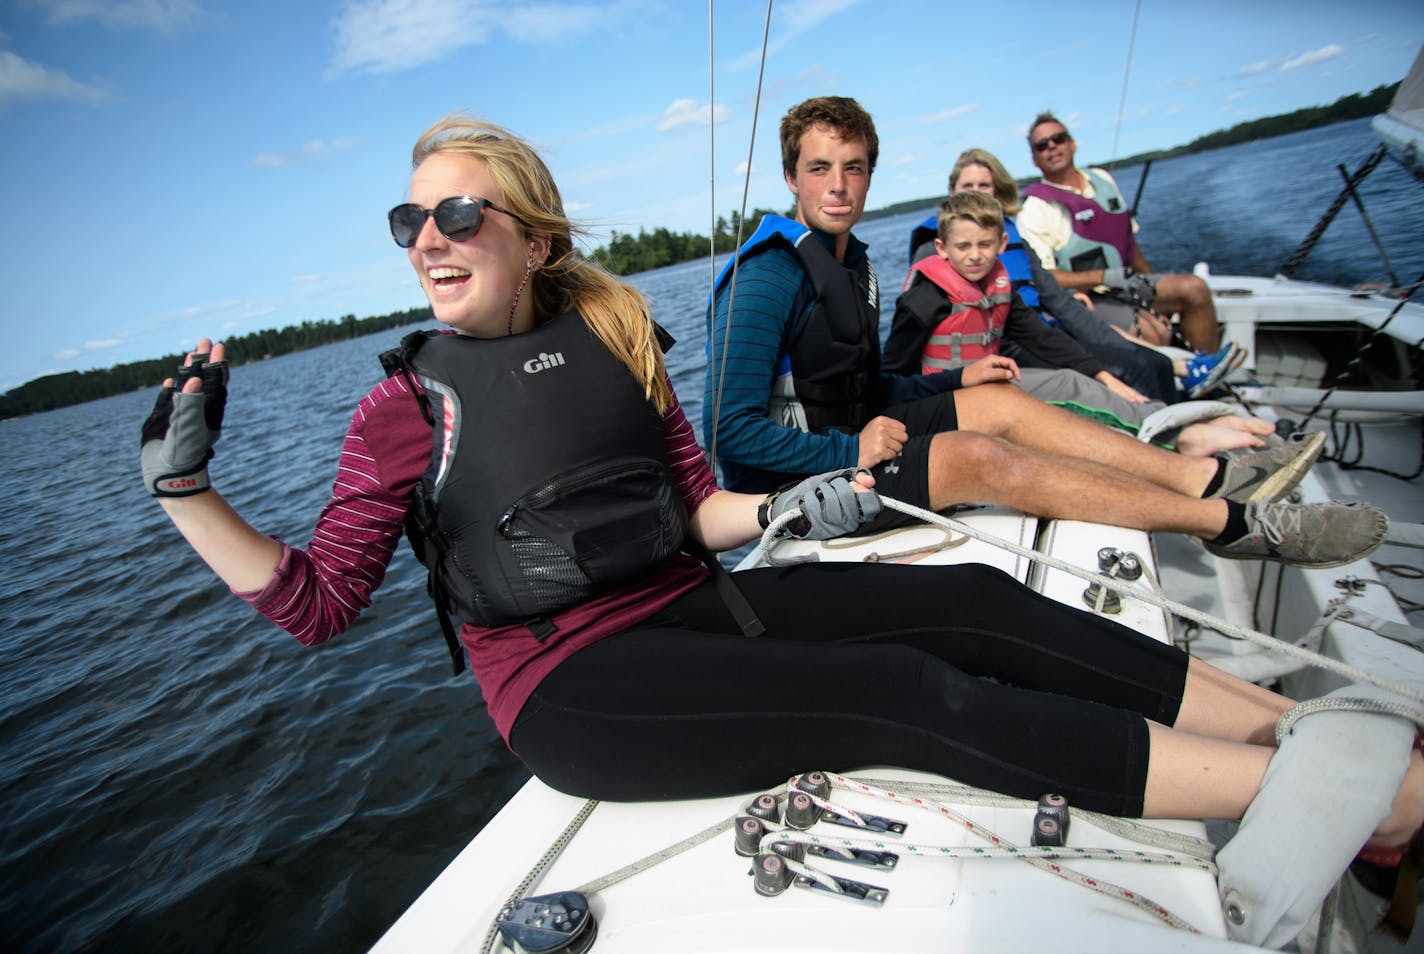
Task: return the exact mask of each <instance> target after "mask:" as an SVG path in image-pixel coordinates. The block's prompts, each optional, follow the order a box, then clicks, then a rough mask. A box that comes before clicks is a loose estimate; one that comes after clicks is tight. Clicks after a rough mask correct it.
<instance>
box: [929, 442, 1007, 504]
mask: <svg viewBox="0 0 1424 954" xmlns="http://www.w3.org/2000/svg"><path fill="white" fill-rule="evenodd" d="M1022 465H1023V460H1022V452H1021V451H1019V449H1017V448H1015V447H1014V446H1013V445H1012V444H1010V443H1009V442H1007V441H1005V440H1002V439H1001V438H997V437H990V436H989V435H987V434H980V433H978V432H977V431H950V432H946V433H943V434H939V435H936V437H935V439H934V442H933V443H932V444H931V445H930V467H931V470H932V472H933V473H932V477H934V476H937V477H939V478H941V480H942V481H943V480H948V481H949V482H951V483H952V485H953V486H956V487H959V488H961V489H962V490H964V491H966V492H968V493H969V494H970V496H964V497H962V499H961V500H959V501H956V502H962V501H963V500H968V499H971V497H972V495H973V494H978V493H982V489H983V488H986V487H992V486H999V485H1001V484H1009V485H1012V484H1016V483H1018V482H1019V481H1020V480H1022V479H1024V472H1023V467H1022ZM957 496H958V495H957Z"/></svg>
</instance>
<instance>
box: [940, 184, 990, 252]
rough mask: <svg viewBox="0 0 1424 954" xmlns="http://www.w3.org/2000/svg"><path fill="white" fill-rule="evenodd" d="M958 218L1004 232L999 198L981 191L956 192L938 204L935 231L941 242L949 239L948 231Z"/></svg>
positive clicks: (981, 226)
mask: <svg viewBox="0 0 1424 954" xmlns="http://www.w3.org/2000/svg"><path fill="white" fill-rule="evenodd" d="M960 220H963V221H966V222H973V223H974V224H975V225H977V226H979V227H980V228H985V229H993V230H994V231H996V232H998V233H999V234H1000V235H1003V234H1004V210H1003V209H1002V208H1001V207H1000V206H999V200H998V199H995V198H994V197H993V196H991V195H988V194H986V193H983V192H973V191H968V192H956V193H954V195H952V196H950V197H949V198H948V199H945V200H944V201H943V202H941V203H940V204H939V218H938V219H937V220H936V221H935V231H936V232H937V233H938V235H939V240H940V241H941V242H948V241H949V231H950V229H952V228H953V227H954V223H955V222H958V221H960Z"/></svg>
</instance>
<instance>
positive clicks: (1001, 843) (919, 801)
mask: <svg viewBox="0 0 1424 954" xmlns="http://www.w3.org/2000/svg"><path fill="white" fill-rule="evenodd" d="M823 774H824V775H825V776H826V778H828V779H830V781H831V783H832V784H833V785H840V786H841V787H843V788H846V789H849V790H851V791H856V792H860V793H861V794H863V795H869V796H870V797H872V798H881V799H885V800H887V801H891V802H895V803H896V804H900V805H913V806H915V807H916V808H922V809H924V810H926V811H929V812H932V813H934V814H937V815H940V816H941V817H944V818H948V819H950V820H952V821H955V822H957V823H958V824H959V825H961V826H962V827H963V828H964V829H965V830H966V831H968V832H969V833H971V834H974V835H977V836H979V837H980V838H983V839H985V840H986V841H988V842H989V843H990V844H991V845H993V846H994V848H995V849H999V850H997V851H991V850H990V849H983V848H980V849H974V850H972V851H971V852H970V853H969V854H958V855H953V856H952V857H986V858H987V857H1004V858H1007V857H1013V858H1018V859H1019V860H1020V861H1023V862H1024V863H1025V864H1029V865H1033V866H1034V867H1035V868H1039V869H1042V870H1044V871H1047V872H1049V873H1050V874H1053V875H1055V876H1057V877H1059V878H1062V879H1064V880H1065V881H1069V882H1071V883H1073V884H1077V885H1081V886H1082V887H1085V888H1087V889H1089V890H1090V891H1095V892H1097V893H1098V894H1101V895H1104V896H1105V897H1111V898H1116V899H1118V900H1120V901H1124V902H1126V903H1128V904H1131V905H1133V906H1134V907H1136V908H1140V909H1141V910H1143V911H1146V912H1147V913H1149V914H1151V915H1152V916H1153V917H1156V918H1159V919H1161V920H1162V921H1165V922H1166V923H1168V924H1170V925H1172V926H1173V927H1175V928H1179V929H1181V930H1184V931H1189V932H1191V933H1193V934H1200V933H1201V932H1200V931H1198V930H1197V929H1196V928H1195V927H1193V926H1192V925H1191V924H1190V923H1189V922H1188V921H1186V920H1185V919H1183V918H1182V917H1180V916H1178V915H1176V914H1174V913H1172V912H1171V911H1170V910H1168V909H1167V908H1166V907H1164V906H1163V905H1161V904H1159V903H1157V902H1156V901H1153V900H1152V899H1151V898H1148V897H1145V896H1144V895H1142V894H1140V893H1138V892H1136V891H1131V890H1128V889H1127V888H1124V887H1121V886H1120V885H1116V884H1113V883H1111V882H1108V881H1103V880H1102V879H1100V878H1093V877H1089V876H1088V875H1085V874H1083V873H1081V872H1078V871H1074V870H1073V869H1071V868H1067V867H1064V866H1063V865H1060V864H1057V863H1055V862H1054V861H1052V860H1050V859H1049V857H1045V856H1044V855H1043V854H1041V853H1040V852H1039V851H1038V850H1036V849H1033V848H1032V847H1029V848H1025V847H1023V846H1020V845H1015V844H1014V843H1012V842H1010V841H1007V840H1006V839H1004V838H1002V837H1001V836H999V835H997V834H995V833H994V832H992V831H990V830H989V829H987V828H985V827H984V826H983V825H980V824H978V823H977V822H975V821H973V820H971V819H969V818H966V817H965V816H963V815H961V814H960V813H959V812H956V811H955V810H954V809H952V808H950V807H949V806H948V805H945V804H943V803H941V802H938V801H934V800H931V799H927V798H923V797H920V796H908V797H907V796H904V795H901V794H899V793H897V792H894V791H890V790H888V789H882V788H878V787H876V786H872V785H868V784H867V783H865V782H863V781H860V780H858V779H854V778H848V777H846V776H844V775H836V774H834V773H832V772H824V773H823ZM799 777H800V776H796V777H793V778H792V780H791V781H790V782H789V783H788V784H787V787H788V790H789V789H791V788H792V787H793V786H794V785H795V782H796V780H797V778H799ZM797 791H801V790H800V789H797ZM806 794H810V793H806ZM811 798H812V800H813V801H816V800H817V799H816V797H815V796H814V795H813V796H811ZM783 840H785V839H783ZM796 840H800V839H796ZM891 848H902V849H906V850H908V848H907V846H904V845H902V844H900V843H899V842H893V843H882V847H881V849H880V850H888V849H891ZM1052 850H1053V851H1058V852H1069V853H1070V855H1071V853H1072V852H1073V851H1074V849H1064V848H1059V849H1052ZM1080 850H1085V851H1096V852H1102V853H1106V854H1101V855H1094V857H1101V858H1103V859H1104V860H1107V859H1109V858H1110V859H1111V860H1114V861H1136V862H1141V863H1144V864H1152V863H1156V864H1162V863H1164V859H1166V861H1167V863H1171V864H1174V865H1178V866H1182V867H1201V868H1202V870H1205V871H1209V872H1211V873H1212V874H1213V875H1214V874H1215V868H1216V866H1215V865H1212V864H1206V865H1203V864H1202V863H1200V862H1195V861H1188V862H1183V861H1182V860H1180V859H1177V858H1173V857H1172V856H1170V855H1156V854H1153V853H1151V852H1137V851H1127V852H1116V851H1115V850H1114V849H1111V848H1102V849H1080ZM1070 855H1064V856H1065V857H1066V856H1070ZM1053 857H1060V856H1059V855H1055V856H1053ZM788 860H789V859H788Z"/></svg>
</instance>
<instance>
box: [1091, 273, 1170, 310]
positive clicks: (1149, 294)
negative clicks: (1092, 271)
mask: <svg viewBox="0 0 1424 954" xmlns="http://www.w3.org/2000/svg"><path fill="white" fill-rule="evenodd" d="M1103 284H1104V285H1106V286H1108V287H1109V288H1111V289H1113V290H1114V291H1120V292H1125V293H1126V294H1127V295H1128V297H1130V298H1132V299H1133V300H1134V301H1136V302H1137V303H1138V304H1140V305H1142V306H1143V307H1144V308H1146V307H1150V306H1151V304H1152V302H1153V301H1154V300H1155V299H1156V298H1157V286H1156V285H1154V284H1152V279H1151V278H1149V277H1148V276H1146V275H1143V274H1141V273H1140V272H1134V271H1133V270H1132V269H1131V268H1129V267H1127V266H1126V265H1123V266H1121V267H1117V268H1105V269H1103Z"/></svg>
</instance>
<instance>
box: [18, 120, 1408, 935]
mask: <svg viewBox="0 0 1424 954" xmlns="http://www.w3.org/2000/svg"><path fill="white" fill-rule="evenodd" d="M1374 145H1375V143H1374V139H1373V136H1372V134H1371V133H1370V130H1369V127H1368V124H1367V123H1366V122H1364V121H1360V122H1355V123H1349V124H1345V125H1341V126H1335V127H1329V128H1326V129H1319V130H1313V131H1309V132H1305V133H1299V134H1295V135H1291V136H1287V137H1281V138H1278V139H1273V140H1269V141H1264V142H1257V143H1248V144H1245V145H1241V146H1236V147H1232V148H1230V149H1225V150H1219V151H1217V152H1213V153H1207V154H1202V155H1196V156H1187V157H1182V158H1178V159H1173V160H1168V161H1165V162H1160V163H1158V164H1156V165H1154V166H1153V168H1152V170H1151V173H1150V174H1149V177H1148V181H1147V186H1146V190H1145V193H1144V197H1143V202H1142V206H1141V215H1140V218H1141V223H1142V235H1143V245H1144V248H1145V250H1146V254H1147V255H1148V257H1149V259H1150V261H1151V262H1152V263H1153V265H1154V266H1155V267H1156V268H1157V269H1158V270H1162V271H1168V270H1187V269H1189V268H1190V267H1191V266H1192V264H1193V263H1194V262H1196V261H1198V260H1202V259H1204V260H1206V261H1208V262H1210V263H1211V265H1212V266H1213V268H1214V270H1216V271H1217V272H1221V273H1228V272H1238V273H1255V274H1272V273H1274V272H1275V271H1276V270H1277V269H1278V268H1279V266H1280V265H1281V263H1282V262H1283V261H1285V259H1286V258H1287V256H1288V255H1289V254H1290V252H1291V251H1292V249H1293V248H1294V247H1295V246H1296V244H1297V243H1299V242H1300V240H1301V239H1302V238H1304V236H1305V235H1306V234H1307V233H1308V232H1309V231H1310V228H1311V226H1312V225H1314V223H1315V221H1316V219H1317V218H1318V217H1319V216H1320V214H1321V213H1322V212H1323V211H1324V209H1325V207H1326V205H1327V204H1328V203H1329V201H1330V199H1332V198H1333V197H1334V195H1335V194H1336V192H1338V191H1339V188H1340V178H1339V174H1338V173H1337V172H1336V171H1335V164H1336V163H1339V162H1343V163H1346V164H1347V165H1348V166H1349V167H1350V168H1352V169H1353V168H1354V167H1355V166H1357V165H1358V164H1359V163H1360V162H1361V161H1363V160H1364V158H1365V157H1366V156H1367V155H1368V154H1369V153H1370V151H1371V150H1372V149H1373V148H1374ZM946 166H948V161H947V162H946ZM1138 174H1139V171H1138V170H1125V171H1124V172H1123V173H1122V174H1121V175H1120V176H1119V179H1120V182H1121V184H1122V186H1123V189H1124V191H1125V192H1126V193H1127V194H1128V195H1129V196H1130V195H1132V194H1133V192H1134V191H1135V189H1136V185H1137V178H1138ZM1362 194H1363V197H1364V199H1365V202H1366V205H1367V207H1368V209H1369V211H1370V213H1371V216H1372V218H1373V219H1374V222H1375V225H1376V227H1377V228H1378V230H1379V232H1380V234H1381V236H1382V239H1383V241H1384V243H1385V247H1386V249H1387V251H1388V253H1389V255H1390V257H1391V258H1392V260H1393V262H1394V266H1395V269H1396V270H1397V272H1398V273H1399V277H1400V279H1401V280H1402V281H1404V282H1406V283H1407V282H1411V281H1413V280H1414V279H1415V278H1417V277H1418V275H1419V273H1420V272H1421V271H1424V244H1421V243H1420V242H1419V241H1418V237H1419V236H1420V235H1421V234H1424V186H1421V184H1420V183H1419V182H1417V181H1415V180H1413V179H1411V178H1410V177H1409V176H1408V175H1407V174H1405V173H1404V172H1402V171H1401V170H1399V168H1398V167H1396V166H1394V165H1393V164H1392V163H1389V162H1386V163H1385V164H1384V165H1382V166H1381V167H1380V168H1379V169H1377V170H1376V171H1375V173H1374V174H1373V175H1372V176H1371V177H1370V179H1369V180H1367V182H1366V184H1365V186H1364V188H1363V189H1362ZM873 197H874V192H873V191H872V199H873ZM928 212H929V209H926V210H925V211H924V212H920V213H911V214H906V215H900V216H895V217H891V218H886V219H880V220H874V221H871V222H868V223H866V224H865V226H864V227H863V228H860V229H858V230H857V234H859V235H860V236H861V237H862V238H863V239H865V240H866V241H868V242H869V243H870V244H871V247H872V249H873V250H874V252H875V255H874V260H875V264H876V267H877V270H878V271H879V273H880V276H881V284H882V288H883V289H884V291H885V294H884V296H883V297H884V305H885V314H886V321H887V322H888V315H889V313H890V309H891V307H892V306H893V302H894V293H895V291H896V290H897V289H898V287H899V283H900V281H901V278H902V277H903V274H904V267H905V251H906V244H907V240H908V233H909V229H910V228H911V226H913V225H914V224H916V223H917V222H918V221H919V220H920V219H921V218H923V217H924V215H925V214H928ZM1384 274H1385V273H1384V269H1383V266H1382V265H1381V264H1380V261H1379V258H1378V256H1377V254H1376V252H1375V251H1374V247H1373V246H1372V245H1371V243H1370V240H1369V237H1368V234H1367V233H1366V231H1365V229H1364V227H1363V225H1362V224H1361V220H1360V217H1359V215H1358V213H1356V212H1355V210H1354V209H1353V208H1351V207H1348V206H1347V207H1346V208H1345V209H1344V210H1343V211H1342V212H1341V214H1340V217H1339V219H1338V220H1337V221H1336V223H1335V224H1334V225H1333V226H1331V228H1330V230H1329V231H1328V232H1327V233H1326V237H1325V239H1324V241H1322V242H1321V244H1320V245H1319V246H1318V247H1317V248H1316V249H1315V251H1314V253H1313V254H1312V255H1311V257H1310V258H1309V259H1308V260H1307V261H1306V264H1305V266H1304V267H1303V268H1302V269H1301V271H1300V272H1299V275H1298V277H1302V278H1311V279H1317V280H1321V281H1329V282H1336V283H1345V284H1353V283H1356V282H1360V281H1366V280H1377V279H1380V278H1382V277H1383V276H1384ZM633 281H634V283H635V284H637V285H638V286H639V287H640V288H642V289H643V290H644V291H645V292H646V293H647V294H648V295H649V297H650V298H651V300H652V302H653V306H654V313H655V315H656V316H657V318H658V320H659V321H661V322H662V323H663V324H664V325H665V326H667V327H668V328H669V329H670V330H671V331H672V333H673V334H674V335H675V336H676V337H677V338H679V339H680V342H681V344H680V345H679V346H678V347H677V348H675V349H674V350H673V352H672V353H671V355H670V358H669V366H670V369H671V371H672V375H673V378H674V382H675V384H676V385H677V389H678V392H679V394H680V396H681V399H682V402H683V405H684V407H685V408H686V410H687V413H688V417H689V418H690V419H691V420H692V421H693V422H694V424H697V423H699V422H700V420H701V398H702V375H703V370H704V364H705V359H704V356H703V349H702V344H703V341H702V339H703V325H702V322H703V305H702V302H703V301H704V299H705V295H706V289H707V286H708V281H709V267H708V265H707V263H706V262H701V263H688V264H685V265H679V266H675V267H672V268H667V269H662V270H659V271H657V272H651V273H648V274H644V275H639V276H636V277H635V278H634V279H633ZM398 337H399V335H398V334H396V333H383V334H382V335H380V336H374V337H372V338H367V339H362V340H358V341H351V342H345V343H342V344H336V345H331V346H328V347H325V348H321V349H318V350H315V351H309V352H305V353H302V354H296V355H289V356H286V357H282V358H277V359H274V360H272V361H267V362H263V363H261V364H256V365H250V366H247V367H242V368H235V369H233V372H232V382H231V398H230V400H229V404H228V412H227V419H226V423H225V427H224V432H223V440H222V442H221V443H220V444H219V445H218V457H217V459H216V461H215V462H214V465H213V473H214V477H215V480H216V481H217V483H218V486H220V487H221V488H222V490H223V493H224V494H225V495H226V496H227V497H228V499H230V500H231V501H232V502H233V504H234V505H235V506H236V507H237V508H238V510H239V511H240V512H242V513H243V514H244V515H245V516H246V517H247V518H248V519H249V520H250V521H251V522H252V523H253V524H254V525H256V526H257V527H259V528H260V529H262V530H264V531H266V532H268V533H272V534H274V535H276V536H280V537H282V538H284V539H286V540H289V541H291V542H294V543H297V544H302V543H304V542H305V540H306V539H307V538H308V536H309V534H310V531H311V527H312V524H313V523H314V521H315V519H316V515H317V511H318V510H319V508H320V507H321V505H322V504H323V503H324V502H325V500H326V498H327V494H328V492H329V488H330V485H331V481H332V478H333V476H334V473H335V467H334V465H335V456H336V453H337V450H338V448H339V446H340V441H341V436H342V434H343V433H344V432H345V429H346V425H347V421H348V419H349V416H350V412H351V409H352V407H353V406H354V405H355V402H356V401H357V400H358V399H359V398H360V396H361V395H362V394H364V393H365V392H366V390H368V389H369V388H370V387H371V385H372V384H374V383H375V382H376V381H377V380H378V377H379V373H380V372H379V368H378V365H377V363H376V359H375V355H376V352H377V351H379V350H381V349H382V348H385V347H389V346H391V345H392V344H394V343H395V341H396V340H397V338H398ZM153 398H154V395H153V393H152V392H148V393H135V394H127V395H123V396H119V397H114V398H109V399H106V400H103V401H96V402H93V403H91V404H86V405H82V406H79V407H71V408H65V409H63V410H59V411H53V412H50V413H47V414H42V415H37V416H34V417H29V418H25V419H21V420H16V421H10V422H6V423H3V424H0V457H3V459H4V460H5V461H6V468H5V471H4V473H3V475H0V550H3V552H5V553H8V554H10V556H9V557H8V558H6V559H5V560H4V561H3V563H0V608H3V615H4V618H5V619H8V620H9V621H10V622H9V623H8V624H7V625H6V627H5V629H4V632H3V633H0V673H3V686H4V692H3V698H0V947H3V948H4V949H5V950H10V951H150V952H155V951H157V952H163V951H239V950H244V951H245V950H252V949H257V950H271V951H288V950H311V951H323V952H329V951H359V950H364V949H365V948H366V947H368V946H369V945H370V944H371V943H373V942H374V941H375V940H376V939H377V938H378V937H379V936H380V934H381V933H382V932H383V931H384V930H385V929H386V927H388V926H389V925H390V923H391V922H392V921H393V920H394V919H395V918H396V917H398V916H399V915H400V913H401V912H402V911H403V910H404V909H405V908H406V907H407V906H408V905H409V904H410V902H411V901H412V900H414V898H415V897H416V896H417V895H418V894H419V893H420V891H421V890H422V889H423V888H424V887H425V885H426V884H428V883H429V881H430V880H431V879H432V878H434V877H435V876H436V875H437V874H438V873H439V872H440V870H441V869H442V868H443V867H444V865H445V864H447V863H448V862H449V861H450V859H452V858H453V857H454V856H455V854H456V853H457V852H458V851H459V850H460V848H461V847H462V846H463V845H464V844H465V843H466V842H467V841H468V840H469V839H470V838H471V837H472V836H473V835H474V834H475V833H476V832H477V831H478V830H479V828H480V826H481V825H482V824H483V823H484V822H485V820H486V819H487V818H488V817H489V816H490V815H491V814H492V813H493V812H494V811H496V810H497V809H498V807H499V806H500V805H501V804H503V802H504V801H505V800H506V799H507V798H508V797H509V796H510V795H511V794H513V792H514V791H515V790H516V789H517V788H518V787H519V786H520V785H521V784H522V783H523V782H524V780H525V779H526V777H527V774H526V773H525V771H524V769H523V768H522V766H521V765H520V764H519V762H518V760H517V759H515V758H514V757H513V756H512V755H510V754H509V753H508V751H506V749H505V748H504V745H503V743H502V742H501V741H500V740H499V738H498V736H496V735H495V733H494V731H493V728H492V726H491V723H490V721H489V718H488V716H487V714H486V712H485V709H484V705H483V703H482V702H481V699H480V694H479V691H478V688H477V687H476V686H475V685H474V684H473V682H472V681H471V680H470V679H469V677H468V676H465V677H462V678H459V679H452V678H451V677H450V675H449V663H448V658H447V656H446V653H445V649H444V645H443V643H442V642H441V640H440V638H439V635H438V629H437V627H436V624H435V618H434V613H433V611H432V610H431V608H430V606H429V604H428V602H427V600H426V597H425V595H424V576H423V571H422V570H421V569H420V568H419V567H418V566H417V564H416V563H415V561H414V560H413V559H412V558H411V557H410V556H409V555H408V554H407V553H405V552H404V551H402V552H401V553H400V555H398V557H397V558H396V560H395V561H394V563H393V565H392V567H391V571H390V574H389V575H388V577H387V581H386V583H385V585H384V586H383V587H382V589H381V591H380V592H379V593H378V594H377V598H376V602H375V605H374V606H373V607H372V608H371V610H370V611H368V612H367V613H366V614H365V615H364V616H363V617H362V618H361V619H359V620H358V621H357V623H356V625H355V626H354V627H353V628H352V630H351V631H350V632H348V633H347V634H346V635H345V636H343V637H342V638H340V639H338V640H336V641H334V642H332V643H328V644H327V645H325V646H321V647H318V648H316V649H304V648H302V647H301V646H299V645H298V644H297V643H296V642H295V641H294V640H292V639H291V638H290V637H288V636H287V635H286V634H284V633H282V632H280V631H278V630H277V629H275V628H274V627H273V626H271V625H270V624H269V623H267V622H266V621H265V620H263V619H261V618H259V617H257V616H255V614H253V613H252V612H251V611H250V610H249V609H248V608H247V606H245V605H244V604H243V603H241V602H240V601H238V600H237V599H236V598H234V597H233V596H231V595H230V594H229V593H228V592H227V590H226V588H225V587H223V586H222V585H221V584H220V583H218V582H217V581H216V580H215V578H214V577H213V576H212V575H211V574H210V573H209V572H208V571H207V569H206V568H205V567H203V566H202V565H201V564H200V563H199V561H198V560H197V559H196V558H195V557H194V556H193V555H192V553H191V552H190V551H189V550H188V549H187V548H186V545H184V544H183V542H182V541H181V539H180V538H179V537H178V535H177V533H176V532H175V531H174V530H173V529H172V527H171V525H170V524H169V523H168V522H167V520H166V519H165V518H164V517H163V515H162V513H161V511H160V510H159V508H158V507H157V506H156V505H155V504H154V503H153V501H152V500H150V499H149V497H148V496H147V494H145V493H144V492H143V490H142V489H141V486H140V482H139V478H138V463H137V440H136V438H137V436H138V425H139V423H140V421H142V419H143V418H144V416H145V415H146V414H147V413H148V411H149V409H150V407H151V406H152V402H153ZM505 874H506V875H507V876H509V880H510V881H511V883H512V881H513V880H516V879H515V877H514V875H515V873H513V872H506V873H505ZM519 874H522V872H521V873H519Z"/></svg>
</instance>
